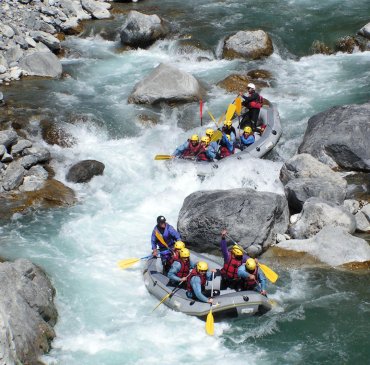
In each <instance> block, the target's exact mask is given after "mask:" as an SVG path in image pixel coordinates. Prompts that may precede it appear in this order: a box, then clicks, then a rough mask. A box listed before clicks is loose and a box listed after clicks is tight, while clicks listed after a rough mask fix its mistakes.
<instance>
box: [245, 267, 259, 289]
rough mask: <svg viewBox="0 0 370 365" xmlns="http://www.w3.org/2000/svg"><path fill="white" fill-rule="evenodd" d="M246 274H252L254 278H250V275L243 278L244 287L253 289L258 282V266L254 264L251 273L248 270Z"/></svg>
mask: <svg viewBox="0 0 370 365" xmlns="http://www.w3.org/2000/svg"><path fill="white" fill-rule="evenodd" d="M248 274H251V275H254V277H255V279H254V280H252V279H250V276H249V277H248V278H247V279H244V289H245V290H248V289H253V288H254V287H255V286H256V285H257V284H258V266H256V268H255V270H254V272H253V273H250V272H249V271H248Z"/></svg>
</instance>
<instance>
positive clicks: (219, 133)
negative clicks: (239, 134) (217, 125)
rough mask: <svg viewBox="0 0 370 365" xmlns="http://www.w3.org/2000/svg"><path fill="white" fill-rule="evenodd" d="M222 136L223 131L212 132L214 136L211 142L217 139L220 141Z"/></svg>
mask: <svg viewBox="0 0 370 365" xmlns="http://www.w3.org/2000/svg"><path fill="white" fill-rule="evenodd" d="M221 138H222V133H221V131H215V132H213V134H212V138H211V142H215V141H218V140H219V139H221Z"/></svg>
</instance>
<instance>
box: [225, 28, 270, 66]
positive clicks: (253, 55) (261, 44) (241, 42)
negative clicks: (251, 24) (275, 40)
mask: <svg viewBox="0 0 370 365" xmlns="http://www.w3.org/2000/svg"><path fill="white" fill-rule="evenodd" d="M273 52H274V49H273V46H272V41H271V38H270V36H269V35H268V34H267V33H266V32H265V31H263V30H245V31H239V32H237V33H235V34H233V35H231V36H229V37H227V38H226V39H225V41H224V46H223V51H222V56H223V58H227V59H234V58H244V59H247V60H256V59H260V58H263V57H267V56H270V55H271V54H272V53H273Z"/></svg>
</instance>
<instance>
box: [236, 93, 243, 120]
mask: <svg viewBox="0 0 370 365" xmlns="http://www.w3.org/2000/svg"><path fill="white" fill-rule="evenodd" d="M235 111H236V114H237V115H238V116H239V117H240V114H241V112H242V98H241V97H240V96H238V97H237V98H236V99H235Z"/></svg>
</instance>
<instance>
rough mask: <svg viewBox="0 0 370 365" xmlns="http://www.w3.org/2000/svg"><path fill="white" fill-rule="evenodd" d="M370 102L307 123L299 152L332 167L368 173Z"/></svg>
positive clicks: (339, 109)
mask: <svg viewBox="0 0 370 365" xmlns="http://www.w3.org/2000/svg"><path fill="white" fill-rule="evenodd" d="M369 115H370V102H369V103H365V104H362V105H345V106H339V107H333V108H330V109H329V110H327V111H324V112H322V113H319V114H316V115H314V116H313V117H311V118H310V119H309V121H308V126H307V129H306V133H305V135H304V138H303V142H302V144H301V145H300V146H299V149H298V152H299V153H309V154H311V155H312V156H314V157H315V158H317V159H318V160H319V161H321V162H323V163H325V164H327V165H330V166H331V167H337V166H340V167H341V168H343V169H346V170H352V171H355V170H359V171H361V170H362V171H367V172H369V171H370V148H369V140H370V123H369Z"/></svg>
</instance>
